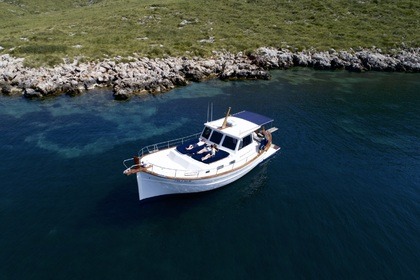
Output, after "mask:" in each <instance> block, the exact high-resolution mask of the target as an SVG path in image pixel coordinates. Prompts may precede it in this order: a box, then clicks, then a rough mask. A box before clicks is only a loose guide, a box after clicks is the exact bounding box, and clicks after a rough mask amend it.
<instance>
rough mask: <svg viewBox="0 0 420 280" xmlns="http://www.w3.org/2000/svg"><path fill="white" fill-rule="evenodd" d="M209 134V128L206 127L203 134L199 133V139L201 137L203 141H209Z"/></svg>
mask: <svg viewBox="0 0 420 280" xmlns="http://www.w3.org/2000/svg"><path fill="white" fill-rule="evenodd" d="M210 134H211V128H208V127H207V126H206V127H205V128H204V130H203V133H201V137H203V138H205V139H209V136H210Z"/></svg>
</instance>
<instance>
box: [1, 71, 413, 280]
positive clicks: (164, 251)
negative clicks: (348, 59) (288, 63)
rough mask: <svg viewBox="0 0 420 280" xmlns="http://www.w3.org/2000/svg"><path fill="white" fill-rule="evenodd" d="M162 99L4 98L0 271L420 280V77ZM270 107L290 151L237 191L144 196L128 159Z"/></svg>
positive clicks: (367, 77) (177, 93)
mask: <svg viewBox="0 0 420 280" xmlns="http://www.w3.org/2000/svg"><path fill="white" fill-rule="evenodd" d="M272 74H273V79H272V80H270V81H240V82H239V81H238V82H222V81H218V80H215V81H209V82H205V83H199V84H193V85H190V86H188V87H184V88H180V89H177V90H174V91H172V92H170V93H169V94H165V95H159V96H156V97H151V96H148V97H143V98H133V99H132V100H130V101H129V102H116V101H114V100H112V95H111V93H110V92H109V91H96V92H90V93H88V94H84V95H82V96H79V97H76V98H71V97H66V96H62V97H58V98H54V99H47V100H42V101H39V100H32V101H31V100H25V99H21V98H20V97H12V98H10V97H3V96H0V133H1V137H0V155H1V159H2V164H1V165H0V185H1V187H0V228H1V230H0V279H2V280H3V279H415V278H417V279H418V277H419V275H420V79H419V78H420V76H419V74H399V73H392V74H388V73H363V74H356V73H348V72H327V71H325V72H319V71H318V72H317V71H312V70H307V69H300V70H289V71H278V72H273V73H272ZM209 102H213V103H214V106H215V114H214V115H215V117H221V116H222V115H223V114H224V112H225V111H226V109H227V107H229V106H231V107H232V111H233V112H237V111H240V110H243V109H246V110H251V111H255V112H259V113H262V114H266V115H268V116H271V117H273V118H274V119H275V124H276V126H277V127H278V128H279V130H278V131H277V132H276V133H275V134H274V135H273V136H274V142H275V143H276V144H278V145H280V146H281V147H282V150H281V153H280V154H279V155H277V156H276V157H275V158H273V159H272V160H271V161H269V162H267V163H266V164H264V165H262V166H259V167H258V168H256V169H255V170H254V171H252V172H251V173H250V174H248V175H247V176H246V177H244V178H242V179H241V180H240V181H237V182H235V183H233V184H231V185H229V186H227V187H225V188H222V189H219V190H216V191H212V192H208V193H202V194H196V195H184V196H175V197H166V198H160V199H154V200H149V201H145V202H141V203H140V202H139V201H138V200H137V199H138V198H137V187H136V182H135V178H134V177H125V176H123V175H122V171H123V166H122V160H123V159H125V158H128V157H131V156H132V155H134V154H135V153H136V152H137V151H138V150H139V148H140V147H141V146H144V145H148V144H152V143H154V142H158V141H163V140H168V139H172V138H176V137H180V136H183V135H188V134H191V133H193V132H198V131H200V130H201V127H202V123H203V122H204V121H205V119H206V111H207V104H208V103H209Z"/></svg>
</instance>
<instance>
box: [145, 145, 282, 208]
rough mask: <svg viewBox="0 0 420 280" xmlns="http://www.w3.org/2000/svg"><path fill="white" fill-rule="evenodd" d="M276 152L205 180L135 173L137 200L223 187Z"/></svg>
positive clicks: (270, 152)
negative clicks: (137, 191)
mask: <svg viewBox="0 0 420 280" xmlns="http://www.w3.org/2000/svg"><path fill="white" fill-rule="evenodd" d="M276 151H277V150H276V149H273V148H270V149H269V150H268V151H266V152H264V153H263V154H261V155H260V156H258V157H257V158H256V159H255V160H253V161H252V162H250V163H248V164H246V165H244V166H243V167H240V168H237V169H235V170H232V171H229V172H225V173H222V174H219V175H213V176H209V177H207V178H197V179H179V178H166V177H162V176H157V175H154V174H150V173H147V172H139V173H137V184H138V190H139V199H140V200H143V199H146V198H150V197H155V196H162V195H167V194H182V193H197V192H204V191H210V190H213V189H217V188H220V187H223V186H225V185H228V184H230V183H232V182H234V181H236V180H238V179H239V178H241V177H242V176H244V175H245V174H247V173H248V172H250V171H251V170H252V169H253V168H254V167H256V166H257V165H258V164H260V163H261V162H263V161H265V160H266V159H268V158H269V157H271V156H272V155H274V154H275V153H276Z"/></svg>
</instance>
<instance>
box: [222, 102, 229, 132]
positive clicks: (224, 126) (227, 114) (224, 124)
mask: <svg viewBox="0 0 420 280" xmlns="http://www.w3.org/2000/svg"><path fill="white" fill-rule="evenodd" d="M230 109H231V107H229V109H228V111H227V113H226V117H225V120H224V121H223V124H222V127H220V129H224V128H226V125H227V118H228V117H229V114H230Z"/></svg>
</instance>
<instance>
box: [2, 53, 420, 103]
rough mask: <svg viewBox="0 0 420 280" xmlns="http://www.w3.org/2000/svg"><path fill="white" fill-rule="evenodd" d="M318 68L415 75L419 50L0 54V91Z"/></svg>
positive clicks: (122, 91) (147, 86) (70, 89)
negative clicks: (27, 60)
mask: <svg viewBox="0 0 420 280" xmlns="http://www.w3.org/2000/svg"><path fill="white" fill-rule="evenodd" d="M295 66H300V67H312V68H315V69H320V70H335V69H343V70H348V71H356V72H362V71H395V72H416V73H418V72H420V48H412V49H404V50H402V49H401V50H395V51H394V52H393V54H383V53H382V51H381V50H380V49H360V50H349V51H335V50H330V51H326V52H316V51H300V52H298V51H296V52H292V51H290V50H288V49H274V48H260V49H257V50H256V51H255V52H254V53H252V54H250V55H245V54H243V53H238V54H231V53H226V52H214V53H213V57H212V58H185V57H182V58H181V57H180V58H176V57H168V58H161V59H149V58H144V57H143V58H142V57H128V58H122V57H116V58H114V59H107V60H104V61H100V62H87V63H81V62H80V63H79V62H78V61H77V60H75V61H73V62H64V63H62V64H60V65H58V66H56V67H54V68H46V67H41V68H36V69H35V68H27V67H24V64H23V59H22V58H14V57H12V56H10V55H8V54H5V55H1V56H0V88H1V92H2V94H4V95H23V96H25V97H27V98H42V97H46V96H55V95H60V94H69V95H77V94H80V93H82V92H83V91H87V90H90V89H93V88H95V87H109V88H112V90H113V95H114V98H115V99H118V100H125V99H128V98H130V97H131V96H132V95H135V94H144V93H161V92H166V91H169V90H171V89H173V88H175V87H177V86H185V85H187V84H188V83H190V82H199V81H203V80H207V79H213V78H219V79H224V80H229V79H269V78H270V74H269V72H268V71H269V70H272V69H288V68H291V67H295Z"/></svg>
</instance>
